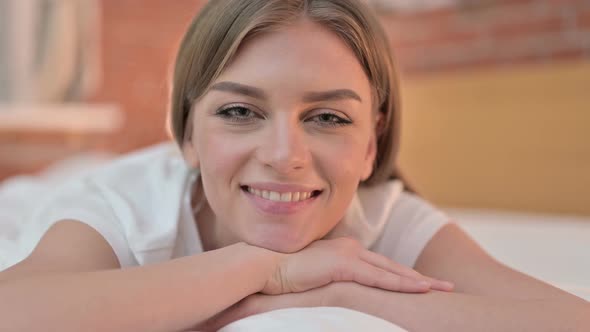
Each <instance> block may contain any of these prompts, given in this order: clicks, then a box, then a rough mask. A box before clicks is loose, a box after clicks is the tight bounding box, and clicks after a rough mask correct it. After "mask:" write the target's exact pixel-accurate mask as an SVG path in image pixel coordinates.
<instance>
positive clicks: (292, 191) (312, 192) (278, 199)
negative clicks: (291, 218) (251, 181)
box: [241, 183, 323, 215]
mask: <svg viewBox="0 0 590 332" xmlns="http://www.w3.org/2000/svg"><path fill="white" fill-rule="evenodd" d="M310 188H311V187H308V186H300V185H283V184H268V183H267V184H257V185H252V186H251V185H242V186H241V189H242V192H243V193H244V194H245V195H246V197H247V198H248V201H249V202H250V203H252V204H253V205H254V207H255V208H256V209H258V210H259V211H260V212H262V213H263V214H270V215H285V214H294V213H297V212H299V211H301V210H303V209H304V208H306V207H308V206H309V205H310V204H313V202H315V201H316V199H317V197H318V196H320V195H321V194H322V192H323V191H322V190H319V189H310ZM272 189H274V190H272ZM277 189H278V190H277ZM281 189H282V190H281ZM285 189H286V190H285Z"/></svg>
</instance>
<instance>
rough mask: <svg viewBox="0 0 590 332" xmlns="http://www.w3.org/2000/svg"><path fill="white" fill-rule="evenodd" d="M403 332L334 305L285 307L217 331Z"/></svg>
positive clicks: (377, 319)
mask: <svg viewBox="0 0 590 332" xmlns="http://www.w3.org/2000/svg"><path fill="white" fill-rule="evenodd" d="M254 331H256V332H276V331H281V332H302V331H305V332H332V331H334V332H358V331H371V332H403V331H406V330H404V329H403V328H401V327H399V326H397V325H395V324H393V323H390V322H388V321H386V320H383V319H381V318H378V317H375V316H371V315H367V314H365V313H362V312H359V311H354V310H350V309H345V308H337V307H316V308H288V309H279V310H274V311H269V312H266V313H262V314H258V315H253V316H250V317H246V318H244V319H241V320H238V321H235V322H233V323H231V324H229V325H227V326H225V327H224V328H222V329H221V330H219V331H218V332H254Z"/></svg>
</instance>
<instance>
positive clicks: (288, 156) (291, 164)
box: [257, 117, 310, 174]
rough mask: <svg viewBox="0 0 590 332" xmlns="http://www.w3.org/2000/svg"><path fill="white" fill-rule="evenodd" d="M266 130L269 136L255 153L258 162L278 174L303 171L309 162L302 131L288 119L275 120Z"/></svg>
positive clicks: (305, 139)
mask: <svg viewBox="0 0 590 332" xmlns="http://www.w3.org/2000/svg"><path fill="white" fill-rule="evenodd" d="M267 129H268V133H269V134H268V135H265V137H264V141H263V142H260V146H259V148H258V151H257V152H258V153H257V157H258V160H259V161H261V162H262V163H263V164H264V165H265V166H266V167H270V168H272V169H274V170H275V171H276V172H277V173H279V174H289V173H292V172H294V171H297V170H301V169H304V168H305V167H306V165H307V164H308V163H309V160H310V156H309V148H308V143H307V137H306V135H305V131H304V129H303V128H301V127H300V126H299V124H298V123H297V124H294V123H293V122H292V121H290V120H289V119H288V117H284V118H282V119H280V118H275V119H274V121H273V123H272V124H271V125H270V126H269V128H267Z"/></svg>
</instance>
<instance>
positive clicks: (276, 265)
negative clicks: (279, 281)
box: [236, 242, 285, 292]
mask: <svg viewBox="0 0 590 332" xmlns="http://www.w3.org/2000/svg"><path fill="white" fill-rule="evenodd" d="M236 246H237V250H240V251H241V252H242V253H245V254H246V255H248V257H250V259H248V260H247V261H248V262H254V264H253V265H254V266H256V270H257V271H258V272H259V274H258V275H259V276H260V277H259V278H256V281H257V282H256V283H255V285H256V292H262V291H263V290H264V289H265V287H267V286H268V283H269V282H271V281H274V280H276V277H277V275H278V274H280V272H279V270H280V265H281V262H282V260H283V257H284V256H285V254H282V253H279V252H275V251H272V250H268V249H265V248H261V247H257V246H254V245H250V244H248V243H246V242H240V243H237V244H236ZM249 264H252V263H249Z"/></svg>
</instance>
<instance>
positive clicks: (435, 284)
mask: <svg viewBox="0 0 590 332" xmlns="http://www.w3.org/2000/svg"><path fill="white" fill-rule="evenodd" d="M425 278H426V279H427V280H428V281H429V282H430V284H431V285H432V286H431V287H430V288H431V289H435V290H439V291H444V292H452V291H453V289H454V288H455V284H453V283H452V282H450V281H444V280H439V279H434V278H430V277H425Z"/></svg>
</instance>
